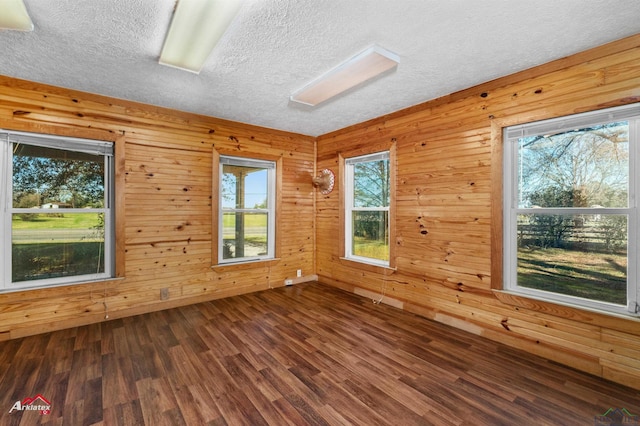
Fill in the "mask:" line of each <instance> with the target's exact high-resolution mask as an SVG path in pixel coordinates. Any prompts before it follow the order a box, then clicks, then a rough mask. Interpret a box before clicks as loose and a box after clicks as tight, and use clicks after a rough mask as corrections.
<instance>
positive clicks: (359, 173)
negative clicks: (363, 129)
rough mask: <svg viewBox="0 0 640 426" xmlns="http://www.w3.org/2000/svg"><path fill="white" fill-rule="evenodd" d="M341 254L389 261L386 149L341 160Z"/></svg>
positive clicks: (388, 177) (380, 261) (384, 263)
mask: <svg viewBox="0 0 640 426" xmlns="http://www.w3.org/2000/svg"><path fill="white" fill-rule="evenodd" d="M344 172H345V203H344V205H345V257H346V258H347V259H351V260H356V261H361V262H365V263H373V264H379V265H382V266H388V265H389V206H390V197H391V177H390V170H389V152H388V151H385V152H380V153H376V154H371V155H364V156H360V157H352V158H347V159H346V161H345V167H344Z"/></svg>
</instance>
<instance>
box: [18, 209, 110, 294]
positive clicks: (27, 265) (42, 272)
mask: <svg viewBox="0 0 640 426" xmlns="http://www.w3.org/2000/svg"><path fill="white" fill-rule="evenodd" d="M11 224H12V237H11V238H12V240H11V247H12V282H19V281H31V280H38V279H46V278H56V277H69V276H77V275H86V274H96V273H103V272H104V271H105V269H104V264H105V262H104V215H103V214H101V213H40V210H35V209H34V212H33V213H16V214H13V216H12V221H11Z"/></svg>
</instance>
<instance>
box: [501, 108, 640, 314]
mask: <svg viewBox="0 0 640 426" xmlns="http://www.w3.org/2000/svg"><path fill="white" fill-rule="evenodd" d="M638 113H640V108H638V107H636V109H633V108H631V109H629V108H625V109H622V110H612V113H611V114H608V113H607V112H599V113H596V114H586V115H578V116H573V117H569V118H562V119H556V120H549V121H548V122H542V123H535V124H532V125H531V126H530V127H529V126H528V125H522V126H517V127H516V128H515V129H511V128H508V129H507V130H506V133H505V134H506V135H507V136H506V138H505V154H506V155H505V160H506V161H505V182H504V183H505V190H506V191H505V195H506V197H505V259H504V262H505V280H506V282H505V288H507V289H511V290H514V291H517V292H522V293H524V294H529V295H533V296H539V297H542V298H549V299H552V300H558V301H561V302H566V303H570V304H575V305H578V306H585V307H592V308H597V309H602V310H606V311H612V312H625V311H626V312H629V311H631V312H633V313H635V312H636V311H637V300H638V286H637V283H636V281H637V280H636V278H635V277H636V276H637V272H636V271H637V249H636V241H637V229H638V224H637V220H638V219H637V212H636V205H635V197H633V196H632V194H633V193H634V192H635V191H636V188H635V182H634V180H633V179H632V176H633V173H632V172H633V170H632V167H631V165H632V164H635V161H636V160H635V157H636V156H637V152H638V136H637V128H638V122H639V120H638V118H637V116H636V115H637V114H638ZM625 115H626V116H627V117H625V119H616V116H618V117H620V116H625ZM607 118H608V119H609V120H608V121H607ZM603 119H604V120H603ZM568 122H571V123H572V124H575V125H571V127H569V125H567V123H568Z"/></svg>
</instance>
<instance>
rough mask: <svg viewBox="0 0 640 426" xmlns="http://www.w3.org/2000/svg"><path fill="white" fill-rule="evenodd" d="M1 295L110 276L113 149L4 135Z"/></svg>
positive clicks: (0, 153) (0, 134)
mask: <svg viewBox="0 0 640 426" xmlns="http://www.w3.org/2000/svg"><path fill="white" fill-rule="evenodd" d="M0 148H1V149H0V173H1V175H2V187H1V188H0V199H1V200H2V208H1V209H0V223H1V228H0V241H2V243H1V247H0V255H1V256H2V261H0V262H2V272H1V273H0V275H1V276H0V291H9V290H17V289H25V288H33V287H45V286H50V285H59V284H68V283H74V282H80V281H89V280H95V279H104V278H110V277H113V274H114V270H113V269H114V266H113V265H114V261H113V246H114V244H113V234H114V232H113V213H112V199H113V198H112V197H113V161H112V157H113V144H112V143H108V142H100V141H93V140H85V139H76V138H65V137H57V136H47V135H39V134H29V133H20V132H7V131H1V130H0Z"/></svg>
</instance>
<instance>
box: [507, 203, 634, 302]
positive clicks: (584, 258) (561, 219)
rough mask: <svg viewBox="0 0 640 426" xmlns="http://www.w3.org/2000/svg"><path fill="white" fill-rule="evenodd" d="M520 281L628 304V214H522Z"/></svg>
mask: <svg viewBox="0 0 640 426" xmlns="http://www.w3.org/2000/svg"><path fill="white" fill-rule="evenodd" d="M517 279H518V285H519V286H521V287H528V288H533V289H538V290H545V291H551V292H555V293H561V294H566V295H570V296H577V297H582V298H586V299H590V300H597V301H602V302H609V303H615V304H619V305H626V303H627V216H625V215H539V214H522V215H518V278H517Z"/></svg>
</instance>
